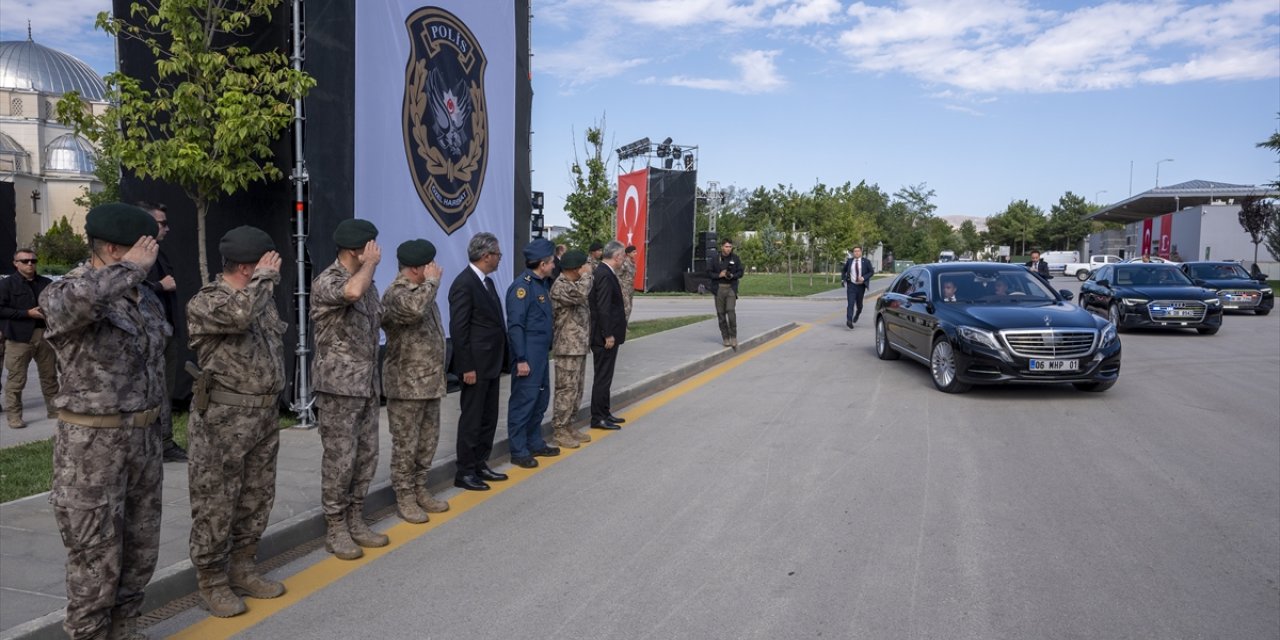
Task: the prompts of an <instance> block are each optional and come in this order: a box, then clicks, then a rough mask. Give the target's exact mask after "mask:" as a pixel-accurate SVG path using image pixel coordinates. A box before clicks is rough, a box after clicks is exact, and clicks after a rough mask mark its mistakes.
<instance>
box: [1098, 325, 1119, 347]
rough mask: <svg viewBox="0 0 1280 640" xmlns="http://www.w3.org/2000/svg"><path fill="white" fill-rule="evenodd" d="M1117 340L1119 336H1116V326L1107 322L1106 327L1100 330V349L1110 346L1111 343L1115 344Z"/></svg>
mask: <svg viewBox="0 0 1280 640" xmlns="http://www.w3.org/2000/svg"><path fill="white" fill-rule="evenodd" d="M1119 338H1120V336H1118V335H1116V326H1115V325H1114V324H1111V323H1110V322H1108V323H1107V326H1105V327H1103V328H1102V345H1101V346H1102V347H1104V348H1105V347H1109V346H1111V343H1113V342H1115V341H1116V340H1118V339H1119Z"/></svg>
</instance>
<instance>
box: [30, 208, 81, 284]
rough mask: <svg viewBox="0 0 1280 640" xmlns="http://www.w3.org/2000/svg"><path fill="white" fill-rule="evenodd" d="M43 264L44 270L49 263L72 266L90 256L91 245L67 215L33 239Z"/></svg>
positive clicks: (32, 243) (33, 247)
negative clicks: (73, 227)
mask: <svg viewBox="0 0 1280 640" xmlns="http://www.w3.org/2000/svg"><path fill="white" fill-rule="evenodd" d="M31 248H32V249H33V250H35V252H36V255H37V256H39V258H40V262H41V264H42V267H41V269H42V271H41V273H43V272H44V271H43V269H44V268H46V267H47V266H49V265H60V266H64V267H65V266H70V265H75V264H79V263H80V262H82V261H84V260H85V259H87V258H88V257H89V245H88V243H86V242H85V241H84V237H82V236H81V235H80V234H78V233H76V232H75V231H74V230H73V229H72V228H71V223H70V222H67V217H66V216H62V218H60V219H59V220H58V221H57V222H54V223H53V225H51V226H50V227H49V230H48V231H46V232H44V233H41V234H37V235H36V237H35V238H34V239H32V241H31Z"/></svg>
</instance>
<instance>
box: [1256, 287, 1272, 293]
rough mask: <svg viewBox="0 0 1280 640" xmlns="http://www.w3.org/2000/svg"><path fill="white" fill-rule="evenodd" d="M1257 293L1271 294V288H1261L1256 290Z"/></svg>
mask: <svg viewBox="0 0 1280 640" xmlns="http://www.w3.org/2000/svg"><path fill="white" fill-rule="evenodd" d="M1258 293H1271V287H1263V288H1261V289H1258Z"/></svg>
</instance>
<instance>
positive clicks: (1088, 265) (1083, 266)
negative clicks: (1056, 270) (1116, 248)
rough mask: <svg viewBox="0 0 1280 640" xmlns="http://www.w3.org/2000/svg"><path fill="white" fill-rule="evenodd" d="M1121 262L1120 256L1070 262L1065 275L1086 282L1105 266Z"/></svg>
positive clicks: (1092, 257)
mask: <svg viewBox="0 0 1280 640" xmlns="http://www.w3.org/2000/svg"><path fill="white" fill-rule="evenodd" d="M1118 262H1120V256H1113V255H1110V254H1107V255H1099V256H1089V261H1088V262H1070V263H1067V265H1066V267H1065V269H1064V270H1063V273H1064V274H1066V275H1069V276H1075V277H1076V280H1079V281H1081V282H1084V281H1085V280H1088V279H1089V274H1091V273H1093V272H1094V271H1097V270H1098V268H1099V267H1101V266H1102V265H1104V264H1116V263H1118Z"/></svg>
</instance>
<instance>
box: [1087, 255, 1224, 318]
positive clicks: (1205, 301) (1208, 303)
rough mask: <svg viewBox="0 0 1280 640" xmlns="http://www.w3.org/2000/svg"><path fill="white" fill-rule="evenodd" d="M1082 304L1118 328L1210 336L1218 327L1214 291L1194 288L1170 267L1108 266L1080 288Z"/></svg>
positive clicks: (1218, 305)
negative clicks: (1162, 329)
mask: <svg viewBox="0 0 1280 640" xmlns="http://www.w3.org/2000/svg"><path fill="white" fill-rule="evenodd" d="M1080 304H1081V306H1083V307H1084V308H1086V309H1088V310H1090V311H1093V312H1095V313H1098V314H1100V315H1103V316H1105V317H1106V318H1107V319H1108V320H1110V321H1111V323H1112V324H1114V325H1115V326H1116V328H1117V329H1124V328H1130V327H1162V328H1166V329H1195V330H1196V331H1199V332H1200V333H1203V334H1206V335H1213V334H1215V333H1217V332H1218V329H1220V328H1221V327H1222V301H1221V300H1219V299H1218V292H1216V291H1213V290H1212V289H1206V288H1204V287H1200V286H1197V285H1196V284H1194V283H1192V282H1191V280H1189V279H1188V278H1187V276H1186V275H1185V274H1183V273H1182V271H1181V270H1180V269H1178V267H1176V266H1174V265H1171V264H1156V263H1145V264H1139V263H1132V262H1131V263H1121V264H1109V265H1106V266H1104V267H1102V268H1101V269H1098V270H1097V271H1095V272H1094V273H1093V275H1092V276H1090V277H1089V279H1088V280H1085V281H1084V284H1081V285H1080Z"/></svg>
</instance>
